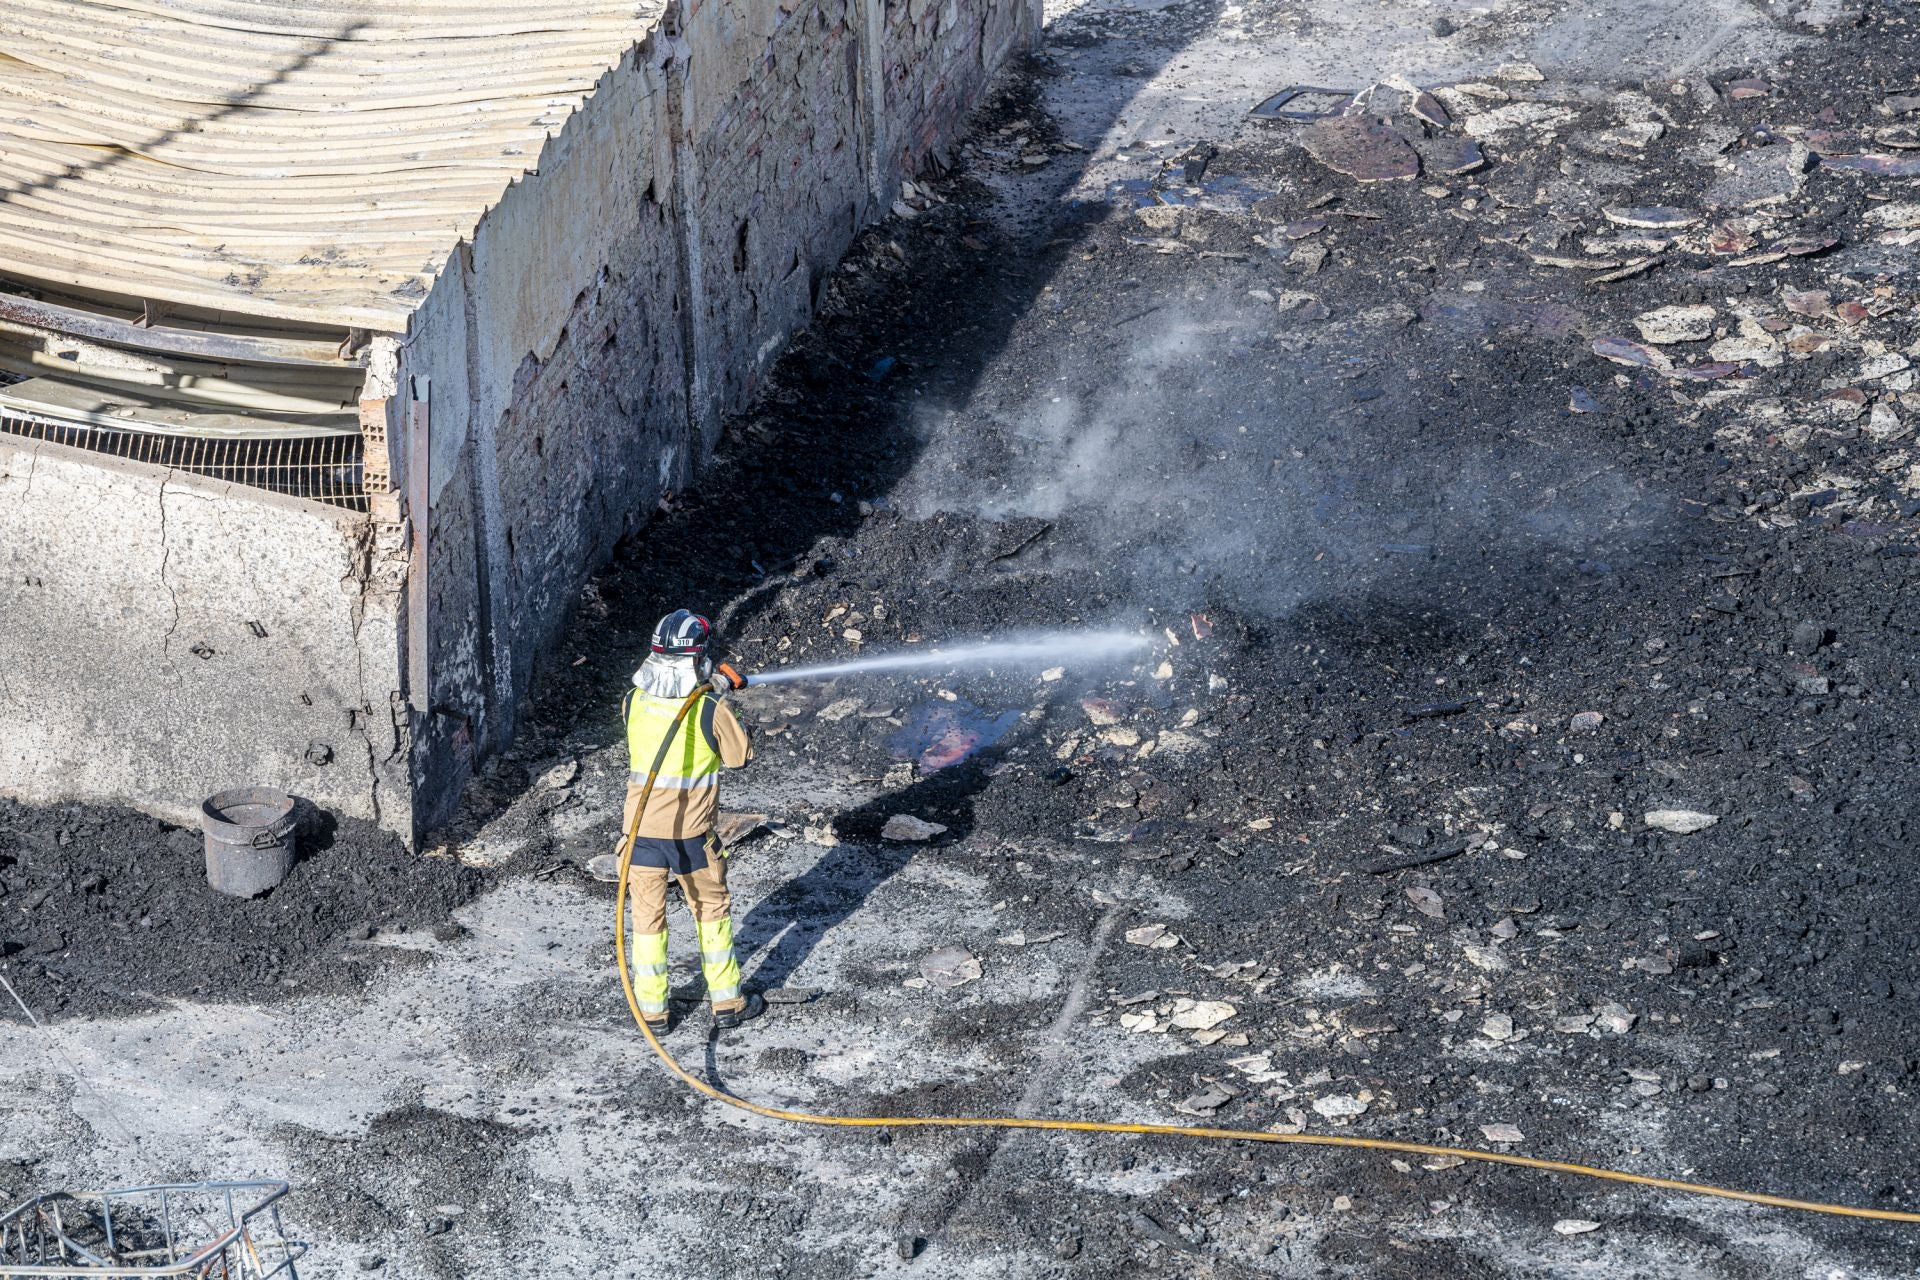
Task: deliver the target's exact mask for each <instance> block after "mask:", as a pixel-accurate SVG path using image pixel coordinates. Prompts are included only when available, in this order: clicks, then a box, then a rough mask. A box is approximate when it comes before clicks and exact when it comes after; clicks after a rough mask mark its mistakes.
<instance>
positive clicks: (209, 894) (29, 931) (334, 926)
mask: <svg viewBox="0 0 1920 1280" xmlns="http://www.w3.org/2000/svg"><path fill="white" fill-rule="evenodd" d="M301 839H302V848H303V853H302V855H301V857H300V859H299V861H298V862H296V863H295V864H294V867H293V870H292V871H291V872H290V873H289V874H288V876H287V879H286V880H285V881H284V882H283V883H282V884H281V885H280V886H279V887H278V888H276V889H274V890H273V891H272V892H270V893H268V894H266V895H264V896H262V897H259V898H254V899H238V898H230V897H227V896H225V895H222V894H219V893H216V892H215V891H214V890H213V889H212V888H210V887H209V886H208V884H207V879H206V861H205V856H204V854H203V852H202V846H201V837H200V833H199V832H197V831H190V830H185V829H181V828H175V827H170V826H168V825H167V824H165V823H163V822H159V821H156V820H155V819H152V818H147V817H143V816H141V815H139V814H133V813H127V812H125V811H121V810H110V809H101V808H94V807H89V806H83V805H66V806H61V807H58V808H54V809H29V808H25V807H23V806H20V805H17V804H14V803H12V802H11V801H4V800H0V954H4V957H5V959H4V964H5V966H6V973H7V975H8V977H9V979H10V980H11V981H12V982H13V984H14V986H15V987H16V988H17V989H18V990H19V992H20V995H21V997H22V999H24V1000H25V1001H26V1002H27V1004H28V1006H29V1007H30V1008H32V1009H33V1010H34V1012H35V1013H37V1014H40V1015H41V1016H43V1017H47V1016H52V1017H60V1018H65V1017H80V1016H91V1015H100V1014H121V1013H130V1012H136V1011H138V1010H141V1009H145V1008H150V1007H152V1006H153V1004H154V1003H155V1002H156V1001H161V1000H166V999H170V998H177V997H191V998H194V999H198V1000H205V1001H219V1000H239V1001H248V1000H252V1001H257V1000H266V999H273V998H275V997H277V996H283V995H286V994H288V993H291V992H305V993H310V992H314V991H319V990H327V989H331V988H332V987H334V986H337V985H342V984H345V983H348V982H351V981H353V980H354V979H355V976H356V974H357V973H359V972H360V970H359V969H358V967H357V966H356V965H355V964H354V963H353V961H352V958H351V955H350V948H351V944H352V943H354V942H358V941H363V940H366V939H368V938H371V937H373V936H375V932H376V931H378V930H380V929H410V928H420V927H425V926H431V925H435V924H440V923H443V922H445V921H446V920H447V919H448V916H449V914H450V913H451V912H452V910H453V909H454V908H455V907H457V906H459V905H460V904H461V903H463V902H466V901H467V900H469V899H471V898H472V897H473V896H474V895H475V894H477V893H478V892H479V890H480V888H481V886H482V884H483V882H484V881H483V877H482V876H481V874H480V873H478V872H476V871H472V870H469V869H468V868H466V867H463V866H461V865H459V864H458V863H456V862H452V861H449V860H446V859H432V858H421V857H418V856H416V855H414V854H412V853H410V852H409V851H408V850H407V849H406V848H405V847H404V846H403V845H402V844H401V843H400V842H399V841H398V840H396V839H395V838H394V837H392V836H391V835H388V834H387V833H385V832H381V831H377V830H375V829H373V828H371V827H369V826H368V825H366V824H365V823H361V822H356V821H352V820H341V821H336V820H335V819H333V818H331V817H324V816H321V815H311V816H310V818H309V819H308V820H307V821H306V822H305V823H304V824H303V827H302V831H301ZM0 1018H7V1019H10V1020H12V1021H16V1022H17V1021H19V1020H20V1015H19V1011H18V1009H17V1008H16V1007H15V1006H14V1005H13V1003H12V1001H10V1000H8V1001H5V1002H4V1007H0Z"/></svg>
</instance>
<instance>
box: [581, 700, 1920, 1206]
mask: <svg viewBox="0 0 1920 1280" xmlns="http://www.w3.org/2000/svg"><path fill="white" fill-rule="evenodd" d="M706 692H707V690H706V689H705V687H704V686H703V687H702V688H699V689H696V690H694V691H693V692H692V693H691V694H689V695H687V698H686V700H685V701H684V702H683V703H681V705H680V710H679V713H678V714H676V715H675V716H674V718H673V724H672V726H671V727H670V728H669V729H668V730H667V736H666V741H665V742H663V743H662V744H661V747H660V754H659V755H658V756H656V757H655V759H654V762H653V768H652V769H651V770H650V771H649V772H648V774H647V780H646V784H645V785H644V786H643V787H642V788H641V792H640V802H639V804H638V805H637V806H635V808H634V817H633V822H632V823H631V824H629V826H628V827H627V830H626V835H625V838H624V840H623V841H622V843H621V849H620V883H619V887H618V889H617V890H616V891H615V893H614V924H613V939H614V954H615V957H616V960H617V962H618V964H619V966H620V986H621V989H622V990H624V991H625V992H626V995H627V1008H628V1010H629V1011H631V1012H632V1014H633V1020H634V1023H635V1024H636V1025H637V1026H638V1027H639V1028H640V1034H641V1035H643V1036H645V1037H646V1038H647V1044H648V1045H650V1046H652V1048H653V1052H654V1054H655V1056H657V1057H658V1058H659V1059H660V1061H661V1062H662V1063H664V1064H665V1065H666V1068H667V1070H669V1071H671V1072H672V1073H673V1074H674V1075H675V1076H677V1077H679V1079H680V1081H681V1083H683V1084H685V1085H686V1086H687V1087H688V1088H690V1089H693V1090H694V1091H696V1092H698V1093H703V1094H705V1095H706V1096H707V1097H709V1098H712V1099H713V1100H714V1101H715V1102H718V1103H721V1104H723V1105H725V1106H729V1107H733V1108H735V1109H736V1110H739V1111H745V1112H749V1113H751V1114H753V1115H756V1116H765V1117H766V1118H767V1119H769V1120H786V1121H789V1122H791V1123H794V1124H812V1125H834V1126H839V1127H842V1128H853V1129H883V1128H884V1129H894V1128H899V1129H909V1128H911V1129H1047V1130H1054V1131H1064V1132H1067V1133H1141V1134H1157V1135H1160V1136H1163V1137H1180V1138H1206V1139H1211V1140H1214V1141H1229V1142H1271V1143H1289V1144H1292V1145H1294V1146H1302V1147H1358V1148H1361V1149H1363V1150H1367V1151H1393V1152H1398V1153H1399V1154H1401V1155H1410V1156H1452V1157H1454V1158H1456V1159H1460V1160H1479V1161H1482V1162H1484V1163H1487V1164H1507V1165H1516V1166H1518V1167H1520V1168H1522V1169H1542V1170H1545V1171H1546V1172H1548V1173H1571V1174H1578V1175H1580V1176H1582V1177H1587V1178H1604V1179H1606V1180H1607V1181H1609V1182H1629V1183H1632V1184H1634V1185H1635V1186H1641V1187H1658V1188H1660V1189H1662V1190H1665V1191H1681V1192H1685V1193H1686V1194H1688V1195H1696V1196H1717V1197H1719V1198H1720V1199H1722V1200H1740V1201H1744V1202H1746V1203H1747V1204H1763V1205H1769V1206H1771V1207H1773V1208H1775V1209H1801V1210H1804V1211H1806V1212H1808V1213H1826V1214H1833V1215H1836V1216H1839V1217H1844V1218H1871V1219H1874V1220H1876V1221H1879V1222H1920V1213H1908V1212H1905V1211H1903V1210H1899V1209H1862V1208H1858V1207H1855V1206H1853V1205H1844V1204H1821V1203H1819V1202H1818V1201H1814V1200H1795V1199H1793V1198H1792V1197H1790V1196H1774V1195H1766V1194H1764V1193H1761V1192H1758V1191H1736V1190H1734V1189H1733V1188H1731V1187H1713V1186H1708V1185H1706V1184H1705V1183H1700V1182H1682V1181H1680V1180H1679V1179H1677V1178H1656V1177H1651V1176H1649V1175H1646V1174H1641V1173H1625V1172H1622V1171H1621V1170H1618V1169H1601V1168H1596V1167H1595V1166H1593V1165H1586V1164H1576V1163H1574V1162H1573V1161H1571V1160H1542V1159H1539V1158H1537V1157H1535V1156H1522V1155H1509V1154H1507V1153H1505V1152H1499V1151H1475V1150H1473V1149H1471V1148H1468V1147H1436V1146H1429V1145H1427V1144H1426V1143H1424V1142H1397V1141H1394V1140H1391V1139H1387V1138H1356V1137H1346V1136H1342V1135H1335V1134H1318V1133H1268V1132H1265V1131H1263V1130H1258V1129H1203V1128H1198V1127H1195V1126H1192V1125H1179V1124H1122V1123H1118V1122H1115V1121H1108V1120H1047V1119H1030V1118H1027V1117H1023V1116H823V1115H816V1114H814V1113H813V1112H810V1111H790V1110H788V1109H787V1108H785V1107H769V1106H764V1105H762V1104H760V1103H758V1102H749V1101H748V1100H747V1099H745V1098H740V1097H736V1096H735V1095H733V1094H731V1093H727V1092H726V1091H724V1090H722V1089H718V1088H715V1087H714V1086H713V1085H711V1084H708V1083H707V1082H706V1081H705V1080H701V1079H699V1078H698V1077H696V1076H694V1075H692V1074H691V1073H689V1072H688V1071H687V1069H686V1068H685V1067H682V1066H681V1065H680V1063H679V1062H678V1061H677V1060H676V1059H675V1058H674V1056H673V1055H672V1054H670V1053H668V1052H667V1050H666V1046H664V1045H662V1044H661V1043H660V1040H659V1037H657V1036H656V1035H654V1033H653V1028H652V1027H649V1026H648V1025H647V1020H646V1019H645V1018H644V1017H642V1016H641V1013H640V1004H639V1001H638V1000H637V999H635V997H634V994H633V974H632V971H631V969H630V968H629V966H628V964H627V931H626V919H627V871H628V868H629V867H630V866H631V865H632V861H633V842H634V839H635V838H636V836H637V835H638V834H639V828H640V819H641V817H642V815H644V814H645V813H646V810H647V801H648V800H649V799H650V798H651V797H652V795H653V784H654V780H655V779H656V778H658V777H659V776H660V766H661V764H662V763H663V762H664V761H665V759H666V754H667V748H668V746H669V745H670V744H671V743H672V741H673V739H674V737H675V735H676V734H677V733H678V732H679V728H680V725H681V723H682V722H683V721H684V720H685V719H686V716H687V713H688V712H689V711H691V710H692V709H693V706H694V704H695V703H696V702H698V701H699V700H700V699H701V698H702V697H703V696H705V694H706Z"/></svg>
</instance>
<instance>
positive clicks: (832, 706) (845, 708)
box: [814, 698, 860, 724]
mask: <svg viewBox="0 0 1920 1280" xmlns="http://www.w3.org/2000/svg"><path fill="white" fill-rule="evenodd" d="M859 710H860V699H858V698H841V699H839V700H837V701H834V702H829V703H828V704H827V705H826V706H824V707H822V708H820V709H819V710H818V711H816V712H814V715H815V716H817V717H818V718H820V719H822V720H825V721H827V722H828V723H829V724H833V723H837V722H838V721H841V720H845V719H846V718H847V717H848V716H851V715H853V714H855V713H856V712H858V711H859Z"/></svg>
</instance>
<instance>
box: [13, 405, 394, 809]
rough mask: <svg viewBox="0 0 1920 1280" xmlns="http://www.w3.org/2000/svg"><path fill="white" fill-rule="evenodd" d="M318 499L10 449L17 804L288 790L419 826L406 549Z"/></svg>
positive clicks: (91, 457) (193, 799) (184, 803)
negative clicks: (408, 675) (403, 650)
mask: <svg viewBox="0 0 1920 1280" xmlns="http://www.w3.org/2000/svg"><path fill="white" fill-rule="evenodd" d="M378 530H379V526H376V525H373V524H371V523H369V522H368V521H367V520H366V519H365V518H364V517H360V516H354V515H351V514H349V513H347V512H343V511H338V510H335V509H332V508H328V507H323V506H320V505H319V504H316V503H310V502H303V501H299V500H296V499H290V498H280V497H276V496H275V495H273V494H269V493H265V492H262V491H260V490H257V489H248V488H242V487H239V486H234V485H229V484H225V483H223V482H220V481H216V480H209V479H206V478H203V477H200V476H194V475H187V474H184V473H179V472H169V471H167V470H165V469H163V468H159V467H153V466H148V465H146V464H142V463H130V462H122V461H119V460H117V459H112V458H105V457H102V456H101V455H99V454H94V453H88V452H83V451H80V450H76V449H70V448H66V447H64V446H61V445H55V444H40V443H34V442H31V441H27V440H24V439H20V438H16V437H12V436H8V435H4V434H0V794H5V795H8V796H11V797H13V798H16V799H21V800H26V801H29V802H36V803H50V802H54V801H64V800H86V801H96V802H101V803H108V804H126V805H131V806H133V807H135V808H140V809H145V810H147V811H149V812H153V813H157V814H159V815H160V816H162V817H166V818H168V819H170V820H172V821H176V822H185V823H191V822H197V820H198V819H197V807H198V804H199V801H200V800H201V799H203V798H205V797H206V796H208V795H210V794H212V793H214V792H216V791H221V790H225V789H228V788H231V787H236V786H249V785H255V784H265V785H268V786H276V787H280V788H282V789H284V790H287V791H290V792H293V793H294V794H296V795H300V796H304V797H307V798H308V799H311V800H312V801H314V803H316V804H318V805H321V806H322V807H324V808H327V809H331V810H333V811H336V812H338V813H343V814H347V815H350V816H353V817H359V818H367V819H371V820H375V821H379V822H381V823H384V824H386V825H388V826H391V827H394V828H396V829H401V830H405V829H407V828H408V827H409V825H410V824H411V821H412V803H411V788H410V786H409V784H408V778H407V774H406V755H407V745H408V744H407V727H406V715H405V708H404V703H403V702H402V701H401V700H400V692H399V690H400V670H399V665H398V663H397V661H396V657H395V655H396V654H398V652H399V644H398V614H397V606H398V601H399V598H400V596H399V581H400V579H399V574H400V572H401V566H402V565H403V564H404V562H403V561H402V560H401V559H400V558H399V555H400V550H401V548H400V547H399V546H398V545H397V544H392V545H380V546H377V545H375V543H376V538H377V537H378V536H379V534H378Z"/></svg>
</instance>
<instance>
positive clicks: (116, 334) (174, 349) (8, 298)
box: [0, 291, 367, 369]
mask: <svg viewBox="0 0 1920 1280" xmlns="http://www.w3.org/2000/svg"><path fill="white" fill-rule="evenodd" d="M154 319H155V315H154V310H153V309H149V310H147V311H144V312H142V313H141V316H140V318H139V319H138V320H122V319H119V318H118V317H115V316H109V315H103V314H102V313H100V312H98V311H82V310H79V309H78V308H75V307H63V306H60V305H59V304H58V303H53V302H41V301H39V300H37V299H34V298H25V297H22V296H21V295H19V294H17V293H7V292H4V291H0V320H8V321H12V322H13V323H15V324H23V325H31V326H33V327H34V328H36V329H48V330H52V331H53V332H55V333H63V334H66V335H68V336H69V337H74V338H87V339H90V340H92V341H94V342H106V343H111V344H113V345H115V346H121V347H133V348H135V349H137V350H140V351H163V352H166V353H168V354H170V355H179V356H198V357H199V358H201V359H203V360H238V361H243V362H245V363H248V364H290V365H303V366H307V367H311V368H319V369H354V368H363V367H364V366H365V365H366V362H367V355H366V353H367V348H366V346H364V345H361V346H359V347H357V348H354V349H353V350H352V352H351V354H349V355H346V356H343V355H342V354H341V352H342V349H343V345H344V344H342V343H340V342H324V341H322V342H310V341H306V340H303V339H300V338H267V337H259V336H253V335H243V334H236V333H207V332H202V331H201V330H198V329H170V328H167V327H165V326H163V325H159V324H155V323H153V320H154Z"/></svg>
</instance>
